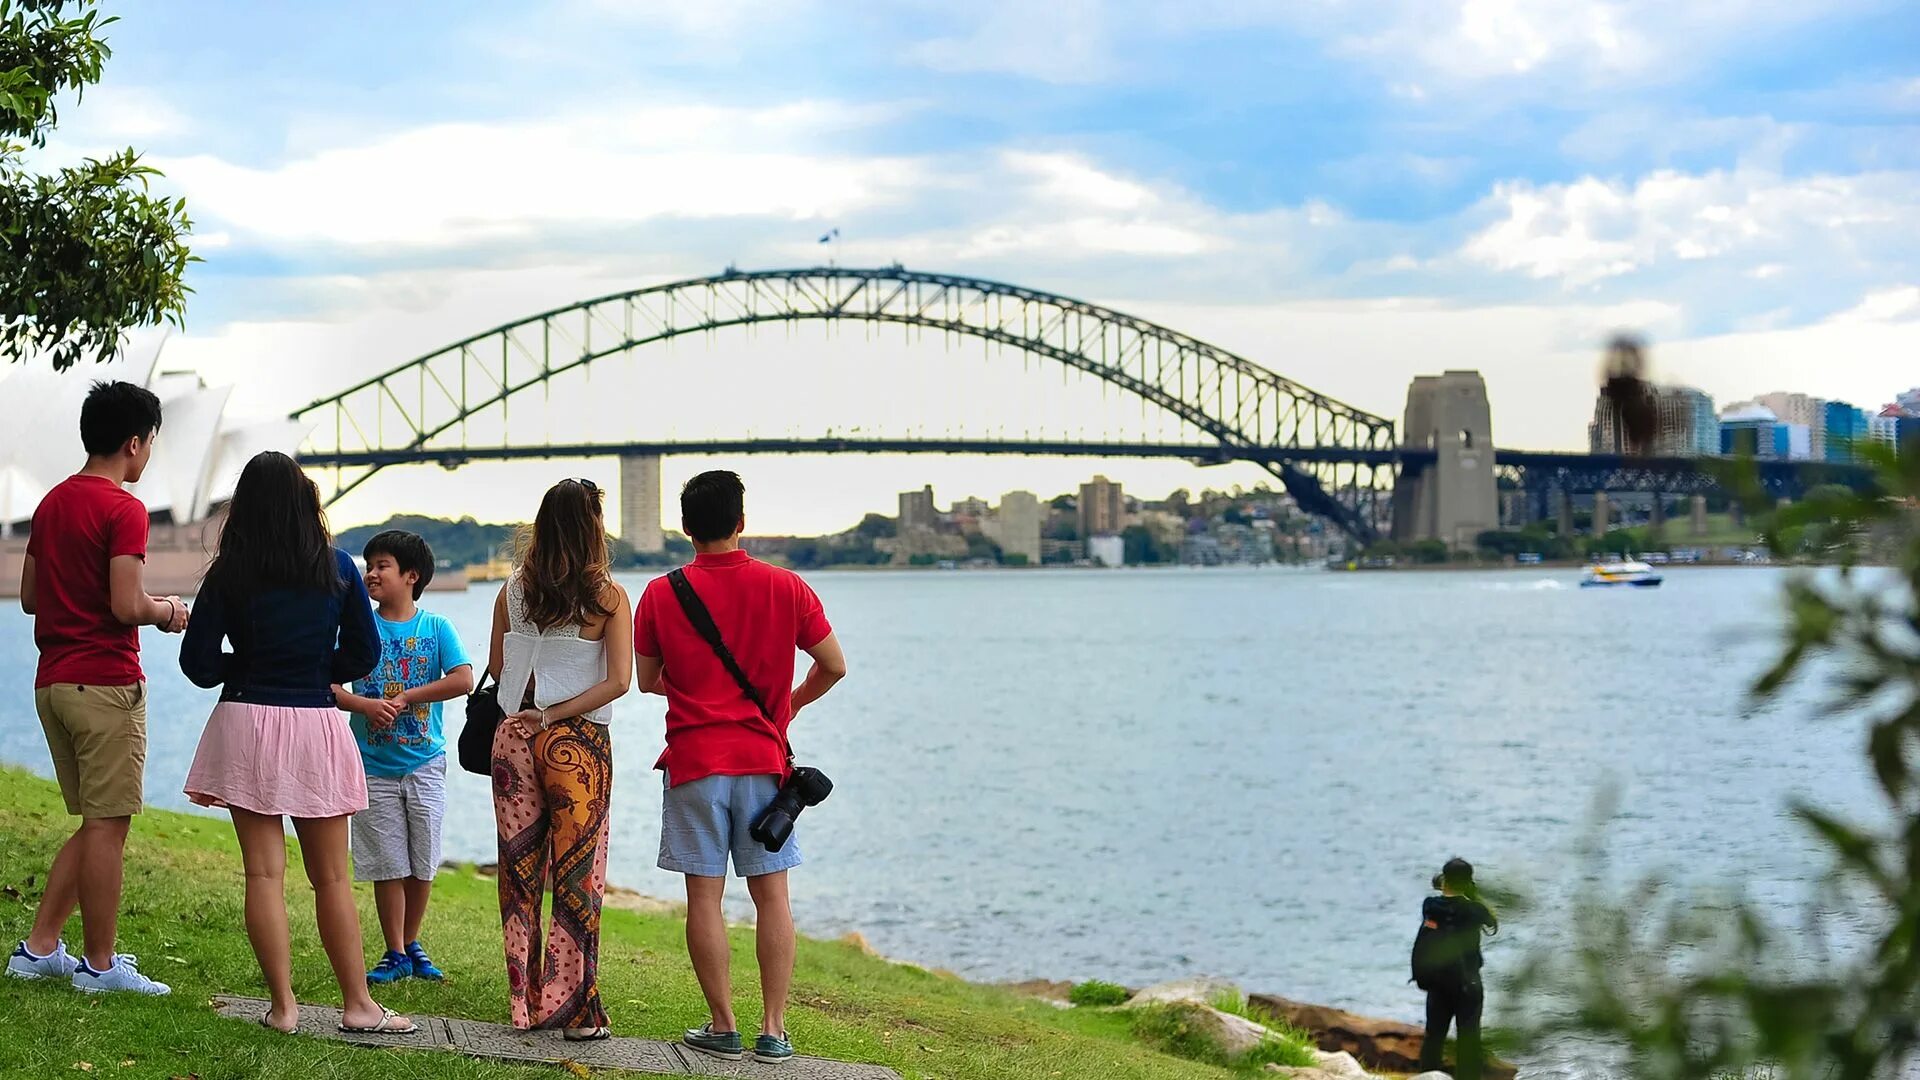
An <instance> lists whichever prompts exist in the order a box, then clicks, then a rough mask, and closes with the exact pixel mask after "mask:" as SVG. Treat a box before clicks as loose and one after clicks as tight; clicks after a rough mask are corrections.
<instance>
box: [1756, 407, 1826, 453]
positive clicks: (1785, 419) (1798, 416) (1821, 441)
mask: <svg viewBox="0 0 1920 1080" xmlns="http://www.w3.org/2000/svg"><path fill="white" fill-rule="evenodd" d="M1759 402H1760V404H1762V405H1765V406H1766V407H1767V408H1769V409H1772V410H1773V415H1774V416H1776V417H1779V419H1780V422H1781V423H1783V424H1792V425H1799V426H1801V427H1805V428H1806V429H1807V438H1806V441H1805V446H1804V448H1803V447H1802V446H1801V444H1800V443H1799V442H1798V441H1796V442H1795V443H1794V445H1793V448H1792V450H1791V451H1790V453H1791V454H1792V456H1793V459H1794V460H1796V461H1808V460H1812V461H1824V460H1826V456H1827V412H1826V408H1827V403H1826V402H1824V401H1822V400H1820V399H1819V398H1817V397H1809V396H1808V395H1806V394H1790V393H1785V392H1777V393H1772V394H1762V395H1760V398H1759Z"/></svg>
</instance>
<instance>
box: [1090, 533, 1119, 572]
mask: <svg viewBox="0 0 1920 1080" xmlns="http://www.w3.org/2000/svg"><path fill="white" fill-rule="evenodd" d="M1087 558H1088V559H1089V560H1090V561H1092V562H1094V563H1097V564H1099V565H1101V566H1124V565H1126V562H1127V545H1126V541H1124V540H1122V539H1120V538H1119V537H1118V536H1116V535H1114V534H1113V533H1106V534H1104V535H1101V536H1096V537H1094V538H1093V539H1091V540H1088V541H1087Z"/></svg>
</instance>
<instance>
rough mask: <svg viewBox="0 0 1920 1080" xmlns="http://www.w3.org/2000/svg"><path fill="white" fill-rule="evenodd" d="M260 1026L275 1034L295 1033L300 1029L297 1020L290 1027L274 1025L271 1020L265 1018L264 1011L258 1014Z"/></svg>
mask: <svg viewBox="0 0 1920 1080" xmlns="http://www.w3.org/2000/svg"><path fill="white" fill-rule="evenodd" d="M260 1026H261V1027H263V1028H266V1029H267V1030H268V1031H271V1032H273V1033H274V1034H275V1035H295V1034H298V1033H299V1031H300V1025H299V1024H298V1023H297V1022H296V1023H295V1024H294V1025H293V1027H291V1028H283V1027H275V1026H274V1025H273V1023H272V1021H270V1020H268V1019H267V1014H266V1013H261V1014H260Z"/></svg>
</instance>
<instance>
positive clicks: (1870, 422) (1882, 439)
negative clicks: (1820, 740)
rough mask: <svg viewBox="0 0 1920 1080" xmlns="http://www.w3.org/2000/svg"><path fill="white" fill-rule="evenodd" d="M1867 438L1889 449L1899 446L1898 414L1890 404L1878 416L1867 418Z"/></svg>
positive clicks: (1895, 448)
mask: <svg viewBox="0 0 1920 1080" xmlns="http://www.w3.org/2000/svg"><path fill="white" fill-rule="evenodd" d="M1867 438H1869V439H1871V440H1873V441H1874V442H1877V443H1879V444H1880V445H1882V446H1885V447H1886V448H1887V449H1889V450H1897V449H1899V447H1900V414H1899V413H1898V412H1895V411H1893V408H1892V406H1888V408H1887V410H1886V411H1884V412H1882V413H1881V414H1880V415H1878V416H1871V417H1868V418H1867Z"/></svg>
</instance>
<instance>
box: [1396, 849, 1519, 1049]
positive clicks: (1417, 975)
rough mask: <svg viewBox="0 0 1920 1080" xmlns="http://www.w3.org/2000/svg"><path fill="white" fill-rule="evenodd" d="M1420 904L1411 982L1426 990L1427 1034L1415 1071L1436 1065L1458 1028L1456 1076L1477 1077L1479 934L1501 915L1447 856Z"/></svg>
mask: <svg viewBox="0 0 1920 1080" xmlns="http://www.w3.org/2000/svg"><path fill="white" fill-rule="evenodd" d="M1433 884H1434V886H1435V887H1436V888H1438V889H1439V890H1440V893H1441V895H1439V896H1429V897H1427V899H1426V902H1425V903H1424V904H1422V905H1421V909H1420V932H1419V933H1418V934H1417V935H1416V936H1415V937H1414V940H1413V981H1414V982H1415V983H1418V984H1419V986H1420V989H1422V990H1425V991H1426V992H1427V1035H1426V1039H1425V1040H1424V1041H1423V1042H1422V1043H1421V1045H1420V1071H1421V1072H1429V1071H1432V1070H1434V1069H1438V1068H1441V1066H1442V1062H1443V1061H1444V1059H1445V1056H1446V1050H1447V1028H1448V1027H1449V1026H1452V1027H1455V1028H1456V1029H1457V1031H1458V1033H1459V1047H1458V1053H1457V1054H1456V1057H1457V1059H1458V1060H1457V1061H1455V1063H1454V1067H1453V1075H1454V1078H1455V1080H1480V1072H1481V1068H1482V1066H1483V1064H1484V1061H1485V1059H1484V1057H1483V1055H1482V1051H1481V1049H1480V1013H1481V1010H1482V1008H1483V1006H1484V1005H1485V1004H1486V991H1485V989H1484V988H1483V987H1482V985H1481V982H1480V935H1481V934H1482V933H1487V934H1495V933H1499V931H1500V920H1499V919H1498V918H1495V917H1494V914H1493V909H1492V908H1490V907H1488V906H1487V904H1486V902H1485V901H1484V900H1482V899H1481V898H1480V890H1479V889H1478V888H1476V887H1475V886H1474V883H1473V866H1472V864H1470V863H1468V862H1467V861H1466V860H1465V859H1449V860H1447V865H1446V867H1445V868H1444V869H1442V870H1441V871H1440V875H1439V876H1438V877H1436V878H1434V879H1433Z"/></svg>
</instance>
